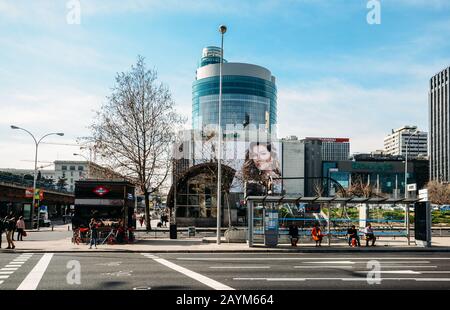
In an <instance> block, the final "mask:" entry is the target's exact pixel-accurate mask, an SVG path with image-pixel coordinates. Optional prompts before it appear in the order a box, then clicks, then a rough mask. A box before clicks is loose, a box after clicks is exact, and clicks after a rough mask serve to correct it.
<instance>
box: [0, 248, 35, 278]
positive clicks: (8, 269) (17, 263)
mask: <svg viewBox="0 0 450 310" xmlns="http://www.w3.org/2000/svg"><path fill="white" fill-rule="evenodd" d="M32 256H33V253H24V254H21V255H19V256H18V257H16V258H15V259H13V260H12V261H11V262H9V263H8V264H7V265H5V267H3V268H1V269H0V279H5V280H6V279H8V278H9V277H10V276H11V275H12V274H14V272H15V271H17V270H18V269H19V268H20V267H22V266H23V264H25V263H26V262H27V261H28V260H29V259H30V258H31V257H32ZM4 282H5V281H4V280H1V281H0V284H3V283H4Z"/></svg>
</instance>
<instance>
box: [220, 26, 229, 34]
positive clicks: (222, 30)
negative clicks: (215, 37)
mask: <svg viewBox="0 0 450 310" xmlns="http://www.w3.org/2000/svg"><path fill="white" fill-rule="evenodd" d="M219 32H220V33H221V34H225V32H227V26H225V25H220V27H219Z"/></svg>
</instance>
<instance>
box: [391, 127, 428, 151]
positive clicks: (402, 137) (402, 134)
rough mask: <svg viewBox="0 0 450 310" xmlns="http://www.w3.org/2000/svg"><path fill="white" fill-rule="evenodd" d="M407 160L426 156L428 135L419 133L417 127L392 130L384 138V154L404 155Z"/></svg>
mask: <svg viewBox="0 0 450 310" xmlns="http://www.w3.org/2000/svg"><path fill="white" fill-rule="evenodd" d="M406 147H408V158H415V157H418V156H422V157H423V156H427V154H428V133H427V132H423V131H419V130H418V129H417V126H403V127H401V128H398V129H395V130H394V129H392V133H391V134H389V135H387V136H386V137H385V138H384V153H385V154H389V155H406Z"/></svg>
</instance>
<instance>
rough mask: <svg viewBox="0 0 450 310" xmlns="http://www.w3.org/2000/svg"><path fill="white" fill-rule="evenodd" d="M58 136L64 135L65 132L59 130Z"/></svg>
mask: <svg viewBox="0 0 450 310" xmlns="http://www.w3.org/2000/svg"><path fill="white" fill-rule="evenodd" d="M56 134H57V135H58V136H61V137H62V136H64V133H62V132H58V133H56Z"/></svg>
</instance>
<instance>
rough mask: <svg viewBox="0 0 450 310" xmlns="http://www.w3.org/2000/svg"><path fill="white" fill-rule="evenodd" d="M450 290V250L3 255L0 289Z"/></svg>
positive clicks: (1, 255)
mask: <svg viewBox="0 0 450 310" xmlns="http://www.w3.org/2000/svg"><path fill="white" fill-rule="evenodd" d="M17 289H26V290H35V289H36V290H51V289H55V290H65V289H70V290H74V289H75V290H105V289H107V290H144V289H149V290H260V289H264V290H272V289H279V290H304V289H333V290H344V289H345V290H348V289H420V290H428V289H433V290H435V289H446V290H448V289H450V254H447V253H351V254H339V253H326V254H325V253H321V254H306V253H265V254H258V253H196V254H193V253H157V254H154V253H105V252H95V250H92V253H14V252H9V253H8V252H2V253H0V290H17Z"/></svg>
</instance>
